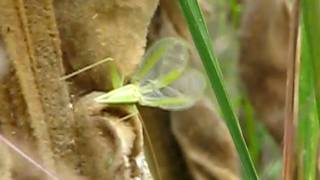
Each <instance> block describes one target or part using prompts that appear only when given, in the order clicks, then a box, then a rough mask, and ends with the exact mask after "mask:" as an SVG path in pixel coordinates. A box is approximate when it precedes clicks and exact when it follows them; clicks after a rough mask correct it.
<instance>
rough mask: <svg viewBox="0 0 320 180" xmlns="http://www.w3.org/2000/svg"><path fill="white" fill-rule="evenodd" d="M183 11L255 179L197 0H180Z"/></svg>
mask: <svg viewBox="0 0 320 180" xmlns="http://www.w3.org/2000/svg"><path fill="white" fill-rule="evenodd" d="M179 2H180V5H181V7H182V10H183V13H184V15H185V18H186V20H187V23H188V25H189V30H190V32H191V34H192V37H193V41H194V43H195V45H196V47H197V49H198V52H199V55H200V57H201V60H202V63H203V66H204V67H205V69H206V71H207V74H208V77H209V80H210V83H211V86H212V89H213V90H214V92H215V95H216V98H217V101H218V103H219V106H220V109H221V112H222V115H223V117H224V119H225V120H226V124H227V126H228V128H229V131H230V134H231V136H232V138H233V141H234V144H235V146H236V149H237V151H238V153H239V156H240V160H241V162H242V166H243V168H244V170H245V172H246V177H248V178H250V179H252V180H254V179H258V175H257V173H256V170H255V168H254V165H253V162H252V160H251V157H250V154H249V151H248V148H247V146H246V143H245V141H244V138H243V135H242V132H241V129H240V125H239V122H238V120H237V118H236V116H235V113H234V112H233V110H232V108H231V105H230V103H229V100H228V97H227V95H226V91H225V89H224V85H223V82H222V74H221V70H220V67H219V65H218V61H217V59H216V57H215V56H214V53H213V50H212V49H213V48H212V44H211V39H210V37H209V33H208V30H207V27H206V24H205V22H204V18H203V16H202V12H201V10H200V7H199V4H198V2H197V0H179Z"/></svg>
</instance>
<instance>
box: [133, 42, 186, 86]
mask: <svg viewBox="0 0 320 180" xmlns="http://www.w3.org/2000/svg"><path fill="white" fill-rule="evenodd" d="M188 50H189V49H188V46H187V44H186V43H185V42H183V41H182V40H180V39H177V38H165V39H162V40H159V41H158V42H156V43H155V44H154V45H152V46H151V48H150V49H148V50H147V52H146V54H145V56H144V58H143V61H142V63H141V64H140V65H139V67H138V69H137V71H136V73H135V75H134V77H133V79H132V82H133V83H135V84H139V86H140V87H142V86H145V85H146V84H149V83H150V82H152V83H153V84H154V85H157V86H159V87H164V86H167V85H168V84H170V83H172V82H173V81H174V80H175V79H177V78H178V77H179V76H180V75H181V73H182V72H183V71H184V69H185V67H186V66H187V63H188V59H189V52H188Z"/></svg>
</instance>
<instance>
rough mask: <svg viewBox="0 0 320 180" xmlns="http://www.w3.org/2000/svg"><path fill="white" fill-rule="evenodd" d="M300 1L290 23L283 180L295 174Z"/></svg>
mask: <svg viewBox="0 0 320 180" xmlns="http://www.w3.org/2000/svg"><path fill="white" fill-rule="evenodd" d="M299 3H300V2H299V0H295V1H294V5H293V17H292V19H291V23H290V31H289V33H290V35H289V49H288V62H289V63H288V69H287V89H286V92H287V93H286V104H285V123H284V128H285V129H284V149H283V158H284V161H283V162H284V167H283V170H282V179H283V180H292V179H293V177H294V176H293V173H294V151H295V146H294V139H295V126H294V122H295V121H296V119H297V106H298V89H299V86H298V84H299V69H298V68H299V62H300V56H299V53H298V52H299V51H297V49H298V34H299V17H300V11H299Z"/></svg>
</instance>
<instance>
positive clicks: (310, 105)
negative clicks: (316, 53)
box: [297, 27, 319, 180]
mask: <svg viewBox="0 0 320 180" xmlns="http://www.w3.org/2000/svg"><path fill="white" fill-rule="evenodd" d="M300 67H301V68H300V69H301V72H300V87H299V92H300V93H299V122H298V144H297V145H298V154H299V163H298V168H297V169H298V177H299V179H307V180H309V179H310V180H312V179H316V164H317V162H316V160H317V146H318V135H319V125H318V120H317V111H316V104H315V96H314V83H313V82H314V81H313V68H312V67H313V64H312V60H311V56H310V54H309V43H308V42H307V38H306V33H305V29H304V27H303V30H302V58H301V66H300Z"/></svg>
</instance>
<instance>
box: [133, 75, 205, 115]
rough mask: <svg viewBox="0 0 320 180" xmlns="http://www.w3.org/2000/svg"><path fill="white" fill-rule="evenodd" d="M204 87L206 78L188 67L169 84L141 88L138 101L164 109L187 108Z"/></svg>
mask: <svg viewBox="0 0 320 180" xmlns="http://www.w3.org/2000/svg"><path fill="white" fill-rule="evenodd" d="M205 87H206V80H205V78H204V76H203V75H202V73H200V72H199V71H197V70H195V69H188V70H186V71H185V72H184V73H183V74H182V75H181V76H180V77H179V78H178V79H177V80H175V81H174V82H173V83H171V84H170V85H169V86H166V87H163V88H160V89H159V88H157V87H156V86H154V88H143V89H142V96H141V99H140V100H139V103H140V104H141V105H145V106H153V107H159V108H162V109H166V110H182V109H187V108H189V107H191V106H192V105H193V104H194V103H195V102H196V101H197V100H198V99H199V98H200V97H201V96H202V94H203V92H204V90H205Z"/></svg>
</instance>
